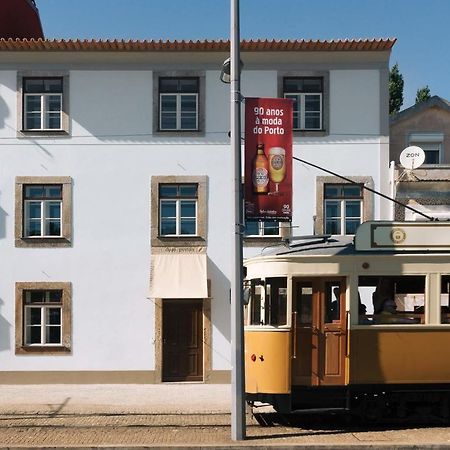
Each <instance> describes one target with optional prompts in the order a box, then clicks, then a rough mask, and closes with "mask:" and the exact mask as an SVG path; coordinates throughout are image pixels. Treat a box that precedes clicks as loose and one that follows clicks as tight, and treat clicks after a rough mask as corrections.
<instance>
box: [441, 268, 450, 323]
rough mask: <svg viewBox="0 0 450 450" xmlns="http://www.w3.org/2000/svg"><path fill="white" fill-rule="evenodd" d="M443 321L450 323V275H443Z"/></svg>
mask: <svg viewBox="0 0 450 450" xmlns="http://www.w3.org/2000/svg"><path fill="white" fill-rule="evenodd" d="M441 323H450V275H442V277H441Z"/></svg>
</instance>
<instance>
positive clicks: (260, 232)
mask: <svg viewBox="0 0 450 450" xmlns="http://www.w3.org/2000/svg"><path fill="white" fill-rule="evenodd" d="M252 222H256V220H254V221H252ZM257 222H258V234H245V237H251V238H253V237H254V238H262V239H264V238H271V237H273V238H277V237H281V232H280V228H281V227H280V222H279V221H278V222H277V221H266V220H264V219H260V220H258V221H257ZM270 223H278V233H277V234H265V233H264V230H265V227H264V225H265V224H270Z"/></svg>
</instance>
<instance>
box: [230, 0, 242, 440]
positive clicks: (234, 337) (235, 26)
mask: <svg viewBox="0 0 450 450" xmlns="http://www.w3.org/2000/svg"><path fill="white" fill-rule="evenodd" d="M230 1H231V16H230V24H231V27H230V63H231V84H230V94H231V116H230V119H231V153H232V164H233V173H234V211H233V220H234V245H233V270H232V280H231V362H232V370H231V390H232V391H231V438H232V439H233V440H235V441H238V440H244V439H245V431H246V423H245V398H244V320H243V318H244V314H243V303H242V290H243V285H242V281H243V280H242V266H243V255H242V231H243V217H242V216H243V214H242V179H241V87H240V48H239V47H240V33H239V0H230Z"/></svg>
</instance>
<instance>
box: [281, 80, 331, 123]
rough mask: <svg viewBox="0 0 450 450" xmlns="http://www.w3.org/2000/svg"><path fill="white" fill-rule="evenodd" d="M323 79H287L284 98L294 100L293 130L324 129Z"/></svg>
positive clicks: (284, 84)
mask: <svg viewBox="0 0 450 450" xmlns="http://www.w3.org/2000/svg"><path fill="white" fill-rule="evenodd" d="M323 83H324V82H323V78H322V77H285V78H283V96H284V98H288V99H291V100H293V129H294V130H309V131H311V130H322V129H323V91H324V88H323Z"/></svg>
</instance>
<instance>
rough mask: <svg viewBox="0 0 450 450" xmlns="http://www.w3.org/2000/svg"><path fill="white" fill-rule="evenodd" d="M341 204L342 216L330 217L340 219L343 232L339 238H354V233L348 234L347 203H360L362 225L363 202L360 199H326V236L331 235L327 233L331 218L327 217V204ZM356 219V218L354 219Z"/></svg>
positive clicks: (360, 221)
mask: <svg viewBox="0 0 450 450" xmlns="http://www.w3.org/2000/svg"><path fill="white" fill-rule="evenodd" d="M328 202H333V203H339V210H340V216H339V217H330V219H339V221H340V225H341V232H340V234H339V236H353V233H351V234H350V233H347V226H346V224H347V216H346V214H345V209H346V204H347V202H358V203H359V223H360V224H361V223H362V212H363V200H362V199H358V198H326V199H325V205H324V229H325V234H330V233H328V231H327V222H328V219H329V217H328V216H327V203H328ZM352 219H354V217H352Z"/></svg>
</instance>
